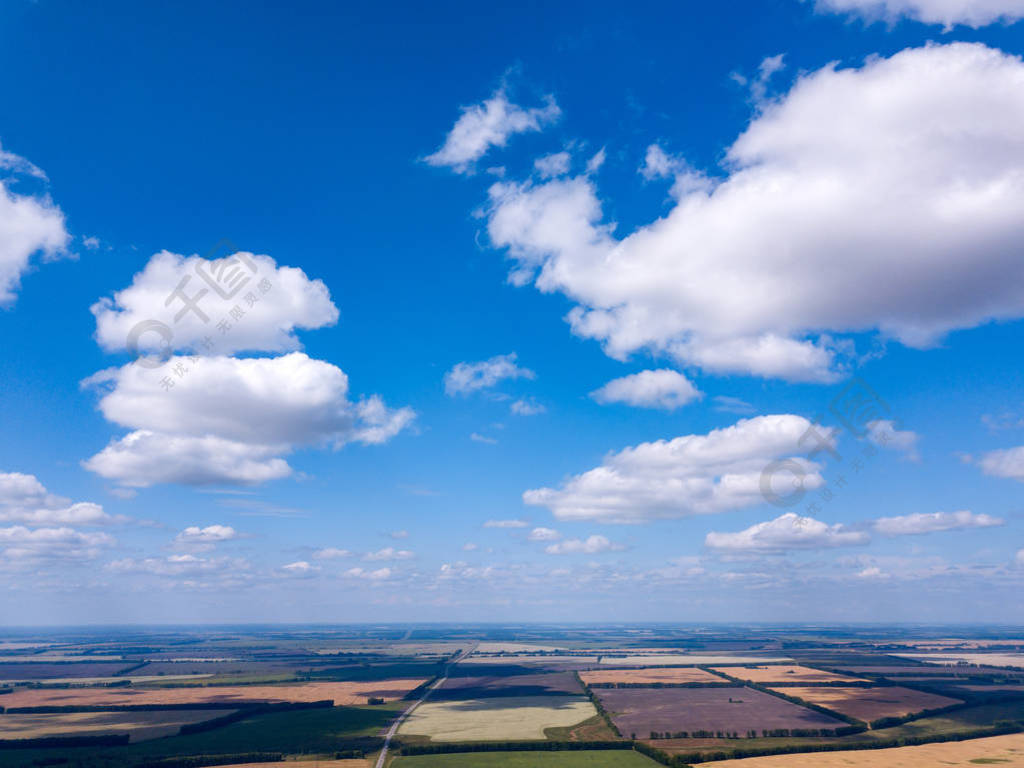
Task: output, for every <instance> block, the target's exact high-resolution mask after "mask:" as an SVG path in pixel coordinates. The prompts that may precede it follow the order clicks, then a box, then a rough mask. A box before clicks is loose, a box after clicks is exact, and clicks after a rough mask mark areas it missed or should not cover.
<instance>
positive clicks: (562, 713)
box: [398, 696, 597, 741]
mask: <svg viewBox="0 0 1024 768" xmlns="http://www.w3.org/2000/svg"><path fill="white" fill-rule="evenodd" d="M596 714H597V710H595V709H594V705H593V704H591V703H590V701H589V700H588V699H586V698H583V697H582V696H507V697H501V698H488V699H462V700H457V701H432V700H428V701H426V702H424V703H423V704H421V705H420V706H419V707H417V708H416V709H415V710H414V711H413V713H412V714H411V715H410V716H409V717H408V718H407V719H406V721H405V722H404V723H402V726H401V727H400V728H399V729H398V733H399V735H404V736H427V737H429V738H430V739H431V740H432V741H503V740H516V739H521V740H528V739H543V738H545V735H544V729H545V728H567V727H570V726H573V725H577V724H578V723H582V722H583V721H584V720H588V719H590V718H591V717H594V716H595V715H596Z"/></svg>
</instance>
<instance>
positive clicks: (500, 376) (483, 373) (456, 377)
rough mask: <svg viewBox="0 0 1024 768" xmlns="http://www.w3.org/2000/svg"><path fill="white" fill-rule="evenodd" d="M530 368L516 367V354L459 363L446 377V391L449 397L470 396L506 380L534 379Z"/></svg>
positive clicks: (534, 375)
mask: <svg viewBox="0 0 1024 768" xmlns="http://www.w3.org/2000/svg"><path fill="white" fill-rule="evenodd" d="M533 378H536V374H535V373H534V372H533V371H531V370H530V369H529V368H521V367H520V366H518V365H516V353H515V352H511V353H509V354H507V355H495V356H494V357H492V358H490V359H489V360H481V361H480V362H478V363H457V364H456V365H455V366H454V367H453V368H452V369H451V370H450V371H448V373H446V374H445V375H444V391H445V393H446V394H447V395H448V396H449V397H454V396H455V395H468V394H470V393H471V392H476V391H478V390H481V389H489V388H491V387H493V386H495V385H496V384H497V383H498V382H500V381H503V380H504V379H533Z"/></svg>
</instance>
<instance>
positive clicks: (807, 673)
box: [715, 665, 863, 683]
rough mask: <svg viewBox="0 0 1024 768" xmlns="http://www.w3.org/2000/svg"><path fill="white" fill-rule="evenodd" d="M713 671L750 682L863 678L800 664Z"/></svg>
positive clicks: (804, 681) (857, 680) (821, 681)
mask: <svg viewBox="0 0 1024 768" xmlns="http://www.w3.org/2000/svg"><path fill="white" fill-rule="evenodd" d="M715 671H718V672H723V673H724V674H727V675H732V676H733V677H737V678H739V679H740V680H749V681H750V682H752V683H786V682H794V683H796V682H800V683H832V682H842V683H853V682H863V678H860V677H850V676H848V675H840V674H838V673H836V672H823V671H822V670H820V669H811V668H810V667H801V666H785V665H775V666H763V667H718V668H716V670H715Z"/></svg>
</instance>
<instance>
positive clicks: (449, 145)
mask: <svg viewBox="0 0 1024 768" xmlns="http://www.w3.org/2000/svg"><path fill="white" fill-rule="evenodd" d="M561 114H562V111H561V110H560V109H559V108H558V104H556V103H555V100H554V98H553V97H551V96H546V97H545V98H544V105H543V106H541V107H533V108H531V109H523V108H522V107H520V106H519V105H517V104H513V103H511V102H510V101H509V100H508V96H507V95H506V94H505V89H504V88H501V89H499V90H497V91H495V93H494V94H493V95H492V96H491V98H489V99H487V100H486V101H484V102H483V103H482V104H475V105H473V106H471V107H463V109H462V114H461V115H460V116H459V119H458V120H457V121H456V122H455V125H454V126H452V129H451V131H450V132H449V133H448V136H447V137H446V138H445V141H444V144H443V145H442V146H441V148H440V149H438V150H437V151H436V152H435V153H434V154H432V155H429V156H427V157H425V158H424V160H425V161H426V162H427V163H428V164H430V165H434V166H447V167H449V168H451V169H452V170H454V171H455V172H456V173H465V174H469V173H472V172H473V167H474V164H475V163H476V161H477V160H479V159H480V158H482V157H483V156H484V155H486V154H487V152H488V151H489V150H490V149H491V147H504V146H505V144H506V142H507V141H508V139H509V137H510V136H513V135H514V134H517V133H526V132H530V131H539V130H541V129H542V128H543V127H544V126H545V125H548V124H550V123H553V122H554V121H556V120H557V119H558V118H559V116H560V115H561Z"/></svg>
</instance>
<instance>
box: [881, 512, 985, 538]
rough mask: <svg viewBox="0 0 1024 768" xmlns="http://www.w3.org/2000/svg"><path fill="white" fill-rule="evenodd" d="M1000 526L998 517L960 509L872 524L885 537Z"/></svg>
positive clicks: (907, 516)
mask: <svg viewBox="0 0 1024 768" xmlns="http://www.w3.org/2000/svg"><path fill="white" fill-rule="evenodd" d="M1002 524H1003V521H1002V520H1000V519H999V518H998V517H992V516H991V515H985V514H975V513H974V512H971V511H970V510H966V509H962V510H960V511H958V512H917V513H915V514H912V515H901V516H899V517H882V518H879V519H878V520H876V521H875V522H874V529H875V530H876V531H878V533H881V534H883V535H885V536H912V535H915V534H919V533H932V532H934V531H955V530H961V529H964V528H991V527H994V526H998V525H1002Z"/></svg>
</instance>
